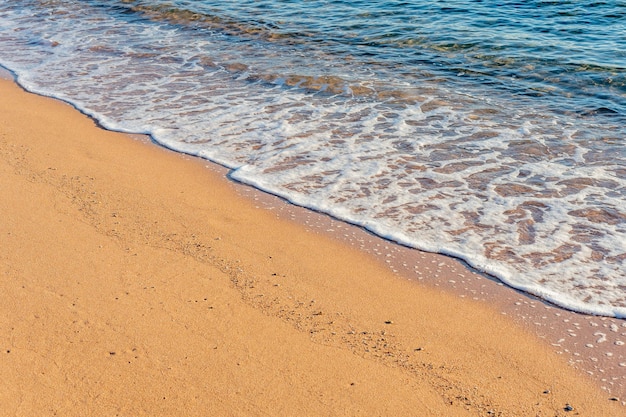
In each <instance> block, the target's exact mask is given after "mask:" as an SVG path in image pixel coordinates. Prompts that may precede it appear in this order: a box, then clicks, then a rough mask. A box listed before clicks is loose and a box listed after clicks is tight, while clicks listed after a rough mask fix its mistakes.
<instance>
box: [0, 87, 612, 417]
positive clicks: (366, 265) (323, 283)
mask: <svg viewBox="0 0 626 417" xmlns="http://www.w3.org/2000/svg"><path fill="white" fill-rule="evenodd" d="M0 97H2V100H0V155H1V158H0V170H1V172H2V175H0V182H1V185H0V190H1V193H2V198H1V199H0V207H1V208H0V212H1V213H2V216H1V217H0V247H2V251H1V252H0V277H1V279H0V285H2V289H1V291H0V294H1V297H2V298H3V300H2V303H0V305H1V306H2V307H0V308H2V313H1V314H0V320H1V322H0V323H1V324H0V344H1V346H0V348H1V351H0V355H2V360H1V361H0V372H1V373H2V375H3V378H2V382H1V383H0V403H1V404H2V408H3V410H4V411H3V414H4V415H11V416H21V415H23V416H31V415H119V416H131V415H132V416H136V415H151V416H155V415H168V416H175V415H181V416H182V415H185V416H192V415H225V416H226V415H241V416H243V415H245V416H253V415H280V414H282V415H420V416H428V415H432V416H440V415H446V416H457V415H458V416H466V415H467V416H474V415H477V416H492V415H493V416H496V415H501V416H521V415H524V416H525V415H541V416H553V415H557V416H561V415H563V416H565V415H581V416H618V415H621V414H622V413H623V412H624V410H623V406H622V405H621V404H620V401H615V398H611V396H610V395H609V394H607V393H606V392H604V391H602V390H601V389H600V388H599V386H598V384H596V383H595V382H594V381H593V380H591V379H590V378H588V376H587V375H584V374H583V373H582V372H581V371H578V370H575V369H574V368H572V367H571V366H569V365H568V364H567V360H566V359H565V358H564V357H562V356H559V355H557V354H556V352H555V351H554V349H553V348H552V347H551V346H549V345H548V344H547V343H545V342H544V341H541V340H540V339H538V338H537V337H536V336H534V335H533V334H532V333H531V332H529V331H527V330H525V329H523V328H522V327H521V326H519V325H517V324H515V323H514V322H513V321H512V320H511V319H510V318H509V317H507V316H503V315H502V314H500V312H499V311H497V310H496V309H490V308H489V307H488V306H487V305H486V304H484V303H479V302H476V301H473V300H470V299H465V298H460V297H458V296H457V295H454V294H452V293H447V292H444V291H440V290H437V289H435V288H430V287H425V286H421V285H418V284H416V283H414V282H410V281H409V280H406V279H403V278H402V277H401V276H399V275H398V274H394V273H393V272H392V271H391V270H390V269H389V268H387V267H386V266H385V265H384V263H383V262H380V261H379V260H377V259H376V258H374V257H373V256H370V255H367V254H365V253H363V251H359V250H357V249H355V248H353V247H350V246H349V245H347V244H346V243H343V242H340V241H338V240H336V239H332V238H331V237H329V236H328V235H326V234H322V233H315V232H313V231H311V230H308V229H307V228H306V227H304V226H302V225H300V224H298V223H296V222H294V221H289V220H287V219H278V218H277V216H276V214H275V213H274V212H273V211H271V210H267V209H263V208H261V207H258V205H257V204H255V202H254V200H250V199H246V198H244V197H242V196H241V193H238V192H237V191H236V187H238V185H237V184H235V183H233V182H231V181H227V180H226V179H225V178H224V172H223V171H219V170H217V169H215V168H210V167H207V166H206V164H207V163H206V161H202V160H197V159H193V158H190V157H187V156H184V155H181V154H177V153H174V152H170V151H167V150H165V149H162V148H160V147H157V146H154V145H152V144H149V143H146V141H145V140H141V139H138V138H132V137H129V136H128V135H124V134H120V133H114V132H110V131H105V130H103V129H100V128H98V127H97V126H96V124H95V123H94V121H93V120H91V119H89V118H88V117H86V116H84V115H82V114H80V113H79V112H78V111H76V110H75V109H74V108H72V107H71V106H69V105H68V104H65V103H62V102H59V101H55V100H52V99H49V98H44V97H40V96H36V95H33V94H30V93H26V92H24V91H23V90H22V89H20V88H19V87H18V86H17V85H15V84H14V83H13V82H11V81H9V80H1V81H0ZM429 262H430V259H427V258H425V260H424V264H422V265H417V269H419V268H422V267H423V268H426V266H427V265H428V263H429Z"/></svg>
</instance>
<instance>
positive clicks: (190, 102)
mask: <svg viewBox="0 0 626 417" xmlns="http://www.w3.org/2000/svg"><path fill="white" fill-rule="evenodd" d="M625 22H626V4H625V3H624V2H622V1H608V2H591V1H576V2H574V1H571V2H568V1H559V2H547V1H530V2H525V3H524V5H519V4H516V3H514V2H497V5H496V3H495V2H492V1H469V0H461V1H446V2H426V1H405V2H400V1H373V2H372V1H369V2H360V1H356V2H355V1H351V2H347V1H321V0H318V1H277V0H266V1H239V2H236V4H235V5H233V4H230V3H224V2H214V1H205V0H202V1H171V2H167V3H165V2H161V1H131V0H126V1H106V2H105V1H93V0H88V1H78V2H77V1H67V0H56V1H22V0H17V1H11V2H8V1H6V2H3V1H0V64H2V65H5V66H6V67H8V68H10V69H11V70H13V71H14V72H15V73H16V74H17V75H18V81H19V82H20V83H21V84H22V85H24V86H25V87H26V88H28V89H30V90H33V91H35V92H39V93H43V94H47V95H51V96H55V97H58V98H62V99H64V100H67V101H69V102H72V103H73V104H75V105H76V106H77V107H79V108H80V109H82V110H83V111H84V112H86V113H88V114H90V115H92V116H94V117H95V118H97V119H98V120H99V121H100V122H101V123H102V124H103V125H104V126H106V127H108V128H111V129H117V130H123V131H128V132H145V133H150V134H151V135H152V136H153V138H154V140H155V141H157V142H158V143H160V144H162V145H163V146H167V147H169V148H172V149H175V150H178V151H181V152H187V153H191V154H195V155H199V156H202V157H205V158H208V159H211V160H213V161H215V162H218V163H221V164H223V165H226V166H228V167H230V168H232V171H231V176H232V177H233V178H234V179H236V180H239V181H242V182H245V183H248V184H251V185H254V186H256V187H258V188H260V189H263V190H266V191H269V192H271V193H274V194H277V195H280V196H282V197H284V198H287V199H289V200H290V201H292V202H294V203H297V204H299V205H303V206H306V207H310V208H313V209H315V210H319V211H323V212H326V213H329V214H331V215H333V216H335V217H337V218H340V219H343V220H346V221H349V222H352V223H355V224H359V225H362V226H364V227H366V228H367V229H369V230H371V231H373V232H375V233H377V234H379V235H382V236H384V237H388V238H390V239H393V240H396V241H398V242H400V243H402V244H405V245H408V246H412V247H416V248H420V249H424V250H428V251H433V252H440V253H444V254H449V255H452V256H456V257H459V258H462V259H464V260H466V261H467V262H468V263H469V264H471V265H473V266H474V267H476V268H478V269H480V270H482V271H485V272H488V273H490V274H493V275H495V276H497V277H498V278H500V279H501V280H503V281H504V282H506V283H507V284H509V285H511V286H513V287H515V288H519V289H522V290H525V291H528V292H530V293H533V294H535V295H537V296H540V297H542V298H544V299H546V300H548V301H551V302H554V303H557V304H559V305H561V306H564V307H567V308H570V309H574V310H577V311H581V312H588V313H595V314H602V315H608V316H616V317H626V209H625V208H624V202H625V200H626V143H625V141H624V137H625V135H624V133H625V132H626V124H625V122H626V52H624V51H626V38H625V37H624V36H623V34H624V33H625V31H626V25H625Z"/></svg>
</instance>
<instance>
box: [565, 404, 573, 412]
mask: <svg viewBox="0 0 626 417" xmlns="http://www.w3.org/2000/svg"><path fill="white" fill-rule="evenodd" d="M563 410H565V411H574V407H572V406H571V405H569V404H565V407H564V408H563Z"/></svg>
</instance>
